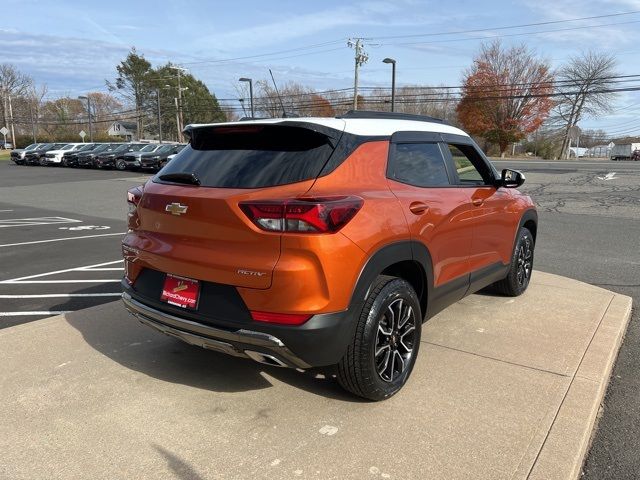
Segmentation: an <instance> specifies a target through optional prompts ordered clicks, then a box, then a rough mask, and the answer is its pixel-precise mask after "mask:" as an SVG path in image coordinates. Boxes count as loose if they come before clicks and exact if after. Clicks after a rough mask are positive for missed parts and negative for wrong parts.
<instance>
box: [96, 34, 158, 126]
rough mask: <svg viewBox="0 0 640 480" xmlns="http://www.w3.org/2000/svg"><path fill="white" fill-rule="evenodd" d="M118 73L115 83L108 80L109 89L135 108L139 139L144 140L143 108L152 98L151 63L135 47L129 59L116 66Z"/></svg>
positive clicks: (128, 56)
mask: <svg viewBox="0 0 640 480" xmlns="http://www.w3.org/2000/svg"><path fill="white" fill-rule="evenodd" d="M116 71H117V72H118V76H117V77H116V80H115V82H109V81H108V80H107V87H108V88H109V90H110V91H117V92H118V93H119V94H120V95H121V96H122V98H124V99H125V101H127V102H128V103H129V104H130V105H132V106H133V107H134V108H135V113H136V124H137V128H138V138H142V137H143V136H144V112H143V106H144V104H145V103H147V102H148V100H149V98H150V96H151V94H150V92H151V88H150V74H151V63H149V61H147V59H145V58H144V55H138V52H137V51H136V49H135V47H133V48H132V49H131V51H130V52H129V55H127V58H126V59H124V60H123V61H122V62H120V64H119V65H117V66H116Z"/></svg>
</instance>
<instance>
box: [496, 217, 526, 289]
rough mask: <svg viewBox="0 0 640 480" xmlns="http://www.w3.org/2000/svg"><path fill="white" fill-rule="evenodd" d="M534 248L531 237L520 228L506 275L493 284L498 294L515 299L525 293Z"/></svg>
mask: <svg viewBox="0 0 640 480" xmlns="http://www.w3.org/2000/svg"><path fill="white" fill-rule="evenodd" d="M534 247H535V244H534V241H533V235H531V232H530V231H529V229H528V228H525V227H522V228H521V229H520V230H519V231H518V236H517V238H516V247H515V249H514V250H513V256H512V257H511V266H510V267H509V273H508V275H507V276H506V277H505V278H504V279H502V280H500V281H499V282H496V283H494V284H493V286H494V287H495V289H496V290H497V291H498V292H500V293H502V294H503V295H507V296H509V297H517V296H518V295H522V294H523V293H524V292H525V290H526V289H527V287H528V286H529V281H530V280H531V273H532V270H533V250H534Z"/></svg>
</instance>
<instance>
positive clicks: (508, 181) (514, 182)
mask: <svg viewBox="0 0 640 480" xmlns="http://www.w3.org/2000/svg"><path fill="white" fill-rule="evenodd" d="M524 180H525V178H524V174H523V173H522V172H519V171H518V170H511V169H510V168H505V169H504V170H502V178H501V179H500V186H501V187H505V188H518V187H519V186H520V185H522V184H523V183H524Z"/></svg>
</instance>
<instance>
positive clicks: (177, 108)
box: [173, 97, 181, 142]
mask: <svg viewBox="0 0 640 480" xmlns="http://www.w3.org/2000/svg"><path fill="white" fill-rule="evenodd" d="M173 101H174V102H176V126H177V127H178V142H180V138H181V134H180V133H181V130H180V107H178V98H177V97H173Z"/></svg>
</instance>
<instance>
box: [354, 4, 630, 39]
mask: <svg viewBox="0 0 640 480" xmlns="http://www.w3.org/2000/svg"><path fill="white" fill-rule="evenodd" d="M636 13H640V10H633V11H629V12H621V13H611V14H608V15H593V16H590V17H579V18H568V19H565V20H550V21H547V22H535V23H523V24H520V25H506V26H501V27H491V28H477V29H474V30H457V31H453V32H435V33H417V34H411V35H387V36H374V37H367V38H366V39H367V40H389V39H399V38H417V37H438V36H445V35H463V34H467V33H482V32H492V31H495V30H510V29H513V28H526V27H539V26H542V25H554V24H559V23H569V22H578V21H581V20H595V19H598V18H609V17H620V16H623V15H633V14H636Z"/></svg>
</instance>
